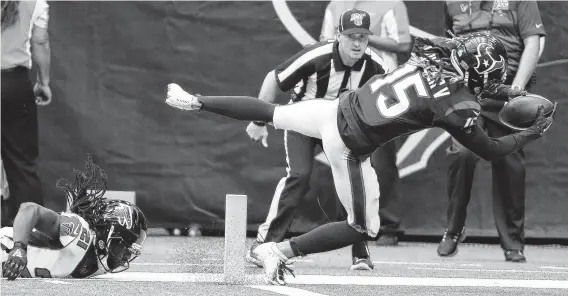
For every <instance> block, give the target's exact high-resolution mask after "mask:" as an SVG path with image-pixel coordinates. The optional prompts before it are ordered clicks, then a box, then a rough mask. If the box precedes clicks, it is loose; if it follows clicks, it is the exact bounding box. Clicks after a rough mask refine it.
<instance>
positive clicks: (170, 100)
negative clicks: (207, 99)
mask: <svg viewBox="0 0 568 296" xmlns="http://www.w3.org/2000/svg"><path fill="white" fill-rule="evenodd" d="M166 104H168V105H170V106H172V107H174V108H178V109H182V110H199V109H201V102H199V100H197V97H196V96H194V95H192V94H190V93H188V92H186V91H185V90H183V89H182V88H181V87H180V86H179V85H177V84H175V83H170V84H168V90H167V93H166Z"/></svg>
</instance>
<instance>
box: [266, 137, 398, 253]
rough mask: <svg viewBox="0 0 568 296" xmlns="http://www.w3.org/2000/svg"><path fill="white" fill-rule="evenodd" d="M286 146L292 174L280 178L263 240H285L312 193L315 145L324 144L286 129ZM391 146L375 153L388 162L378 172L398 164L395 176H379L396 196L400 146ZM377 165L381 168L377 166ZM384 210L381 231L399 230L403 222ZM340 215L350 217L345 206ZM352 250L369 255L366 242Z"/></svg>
mask: <svg viewBox="0 0 568 296" xmlns="http://www.w3.org/2000/svg"><path fill="white" fill-rule="evenodd" d="M284 145H285V148H286V158H287V159H286V161H287V166H288V167H287V172H288V174H287V176H286V177H284V178H282V180H280V182H279V183H278V185H277V187H276V190H275V193H274V197H273V200H272V204H271V206H270V210H269V213H268V216H267V219H266V222H265V223H264V224H263V225H261V226H260V227H259V232H258V237H257V240H258V241H259V242H281V241H282V240H284V238H285V236H286V233H287V232H288V229H289V228H290V225H291V224H292V221H293V219H294V214H295V210H296V208H297V207H298V206H299V204H300V202H301V201H302V199H303V198H304V196H305V194H306V193H307V192H308V189H309V182H310V176H311V174H312V167H313V164H314V157H315V148H316V146H317V145H320V146H321V140H319V139H316V138H311V137H308V136H304V135H301V134H299V133H296V132H292V131H285V132H284ZM390 145H391V143H389V146H388V148H387V149H385V150H384V151H383V152H382V153H380V154H376V153H375V154H376V155H375V154H373V155H374V156H372V157H373V159H372V162H373V161H376V162H375V163H377V164H378V163H382V162H383V161H385V164H386V165H385V166H374V167H375V170H377V172H378V173H381V172H382V173H388V172H389V168H388V166H389V165H392V164H394V167H395V170H394V171H395V172H396V175H395V176H392V174H390V176H387V177H385V178H382V177H379V181H381V182H385V183H386V184H384V185H383V183H381V184H380V185H379V186H384V188H385V189H384V190H385V192H386V193H387V194H390V196H391V197H395V194H396V190H397V188H396V187H395V186H397V183H398V169H396V147H395V146H394V143H392V146H390ZM391 154H394V156H392V158H389V157H390V155H391ZM377 167H379V168H380V169H377ZM381 169H382V170H381ZM392 171H393V169H392V168H391V169H390V172H391V173H392ZM384 175H387V174H384ZM380 188H381V197H380V203H381V204H382V203H384V204H385V206H386V205H388V204H389V202H390V200H387V198H388V196H389V195H385V197H386V198H385V199H383V195H382V194H383V187H380ZM335 198H336V197H335ZM336 199H337V198H336ZM391 199H392V198H391ZM337 203H338V204H340V203H339V199H337ZM384 211H385V213H384V217H385V218H387V219H385V220H383V215H381V214H383V213H382V212H383V206H382V205H381V210H380V211H379V215H380V216H381V233H387V232H393V233H394V232H396V231H397V230H398V227H399V225H400V222H399V221H398V219H397V218H396V217H395V216H394V215H393V214H390V213H387V212H386V210H384ZM339 216H340V217H339V219H340V220H345V219H347V215H346V212H345V210H344V209H343V207H341V214H340V215H339ZM383 223H384V224H383ZM352 251H353V256H356V257H364V256H368V251H367V248H366V243H361V245H354V246H353V249H352Z"/></svg>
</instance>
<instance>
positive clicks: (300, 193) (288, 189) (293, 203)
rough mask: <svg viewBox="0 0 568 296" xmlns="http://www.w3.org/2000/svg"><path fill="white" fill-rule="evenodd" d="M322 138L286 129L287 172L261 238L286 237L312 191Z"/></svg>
mask: <svg viewBox="0 0 568 296" xmlns="http://www.w3.org/2000/svg"><path fill="white" fill-rule="evenodd" d="M318 142H319V140H318V139H315V138H311V137H307V136H304V135H301V134H299V133H296V132H292V131H285V132H284V145H285V147H286V162H287V168H286V170H287V175H286V177H284V178H282V180H280V182H279V183H278V186H277V187H276V190H275V193H274V197H273V199H272V204H271V206H270V210H269V212H268V215H267V218H266V222H265V223H264V224H263V225H261V227H259V235H258V238H257V240H258V241H261V242H281V241H283V240H284V238H285V236H286V233H287V232H288V230H289V228H290V225H291V224H292V221H293V219H294V214H295V210H296V208H297V207H298V204H299V203H300V202H301V201H302V200H303V198H304V195H306V193H307V192H308V189H309V185H310V176H311V174H312V167H313V163H314V149H315V146H316V144H317V143H318ZM263 232H264V233H263Z"/></svg>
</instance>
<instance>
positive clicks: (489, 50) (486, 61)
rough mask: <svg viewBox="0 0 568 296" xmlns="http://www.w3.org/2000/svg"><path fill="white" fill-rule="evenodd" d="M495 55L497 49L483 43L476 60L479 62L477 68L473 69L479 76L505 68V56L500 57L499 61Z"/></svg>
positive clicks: (478, 48) (478, 49)
mask: <svg viewBox="0 0 568 296" xmlns="http://www.w3.org/2000/svg"><path fill="white" fill-rule="evenodd" d="M494 54H495V48H494V47H493V46H491V45H490V44H488V43H481V44H479V45H478V46H477V54H476V55H475V59H476V61H477V63H476V66H474V67H473V68H474V69H475V71H476V72H477V73H479V74H489V73H491V72H493V71H495V70H497V69H501V68H503V67H505V59H504V58H503V56H501V55H499V60H497V59H496V58H495V57H493V55H494Z"/></svg>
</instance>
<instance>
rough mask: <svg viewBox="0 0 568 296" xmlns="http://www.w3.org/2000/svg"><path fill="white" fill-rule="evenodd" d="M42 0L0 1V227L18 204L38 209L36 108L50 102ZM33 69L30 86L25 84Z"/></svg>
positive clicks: (9, 219) (40, 200)
mask: <svg viewBox="0 0 568 296" xmlns="http://www.w3.org/2000/svg"><path fill="white" fill-rule="evenodd" d="M48 21H49V6H48V5H47V2H46V1H45V0H35V1H2V114H1V116H2V149H1V151H2V161H3V165H4V169H5V171H6V179H7V182H8V186H9V189H10V197H9V198H8V199H7V200H2V210H3V213H2V214H3V215H2V226H11V225H12V220H13V219H14V217H15V215H16V213H17V211H18V208H19V207H20V205H21V204H22V203H25V202H33V203H36V204H39V205H42V204H43V198H42V194H41V183H40V179H39V176H38V168H37V161H38V157H39V147H38V118H37V107H36V105H39V106H45V105H48V104H49V103H50V102H51V89H50V87H49V70H50V54H51V50H50V46H49V35H48V32H47V25H48ZM32 64H33V65H34V66H35V67H37V79H36V83H35V86H34V85H33V84H32V81H31V80H30V69H31V68H32Z"/></svg>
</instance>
